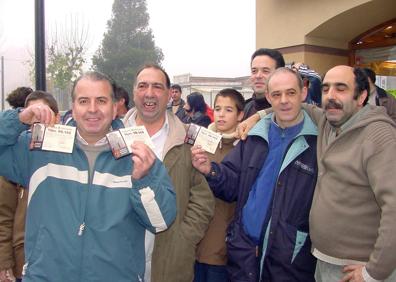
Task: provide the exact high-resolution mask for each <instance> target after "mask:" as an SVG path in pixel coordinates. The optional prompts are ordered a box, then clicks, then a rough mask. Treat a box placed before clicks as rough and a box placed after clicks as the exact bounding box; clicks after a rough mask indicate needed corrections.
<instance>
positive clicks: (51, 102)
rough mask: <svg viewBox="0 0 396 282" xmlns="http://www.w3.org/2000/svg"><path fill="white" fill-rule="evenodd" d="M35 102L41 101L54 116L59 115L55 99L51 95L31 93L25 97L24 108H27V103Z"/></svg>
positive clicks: (37, 92)
mask: <svg viewBox="0 0 396 282" xmlns="http://www.w3.org/2000/svg"><path fill="white" fill-rule="evenodd" d="M36 100H43V101H44V103H45V104H47V105H48V107H50V108H51V110H52V111H53V112H54V113H55V114H58V113H59V108H58V103H57V102H56V99H55V97H54V96H53V95H52V94H51V93H48V92H45V91H41V90H36V91H33V92H32V93H30V94H29V95H28V96H27V97H26V100H25V107H27V105H28V104H29V102H31V101H36Z"/></svg>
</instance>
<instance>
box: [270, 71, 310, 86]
mask: <svg viewBox="0 0 396 282" xmlns="http://www.w3.org/2000/svg"><path fill="white" fill-rule="evenodd" d="M280 72H286V73H290V74H292V75H293V76H295V77H296V79H297V84H298V87H299V89H300V90H302V89H303V87H304V82H303V80H302V77H301V75H300V73H299V72H295V71H294V70H292V69H290V68H287V67H281V68H278V69H276V70H275V71H274V72H273V73H271V74H270V76H269V77H268V79H267V83H266V87H267V91H269V89H268V85H269V82H270V80H271V79H272V77H273V76H274V75H275V74H277V73H280Z"/></svg>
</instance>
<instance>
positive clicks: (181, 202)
mask: <svg viewBox="0 0 396 282" xmlns="http://www.w3.org/2000/svg"><path fill="white" fill-rule="evenodd" d="M134 81H135V83H134V87H133V93H134V95H133V97H134V98H133V99H134V102H135V108H133V109H131V110H129V112H128V113H127V114H126V116H125V118H124V123H125V125H126V126H135V125H143V126H145V127H146V129H147V132H148V134H149V136H150V137H151V140H152V141H153V143H154V145H155V150H154V152H155V154H156V155H157V157H158V158H159V159H160V160H162V161H163V163H164V165H165V167H166V168H167V171H168V173H169V175H170V177H171V179H172V183H173V185H174V189H175V193H176V199H177V211H178V212H177V217H176V220H175V222H174V223H173V224H172V226H170V228H169V229H168V230H166V231H165V232H161V233H158V234H156V235H154V234H152V232H146V235H145V237H146V239H145V246H146V272H145V277H144V281H146V282H149V281H153V282H170V281H177V282H184V281H185V282H191V281H192V280H193V276H194V262H195V256H196V247H197V244H198V243H199V242H200V241H201V239H202V238H203V236H204V234H205V231H206V229H207V228H208V225H209V222H210V220H211V219H212V217H213V213H214V205H215V200H214V197H213V194H212V192H211V191H210V189H209V186H208V183H207V182H206V180H205V178H204V177H203V176H202V175H201V174H200V173H199V171H197V170H196V169H195V168H194V167H193V166H192V163H191V153H190V147H191V146H190V145H188V144H185V143H184V139H185V136H186V128H185V124H183V123H182V122H181V121H180V120H179V118H178V117H177V116H175V115H174V114H173V112H172V111H169V110H167V104H168V102H169V100H170V95H171V93H170V79H169V76H168V74H167V73H166V72H165V70H164V69H162V68H161V67H160V66H158V65H155V64H148V65H145V66H143V67H142V68H141V69H140V70H139V71H138V72H137V74H136V78H135V80H134Z"/></svg>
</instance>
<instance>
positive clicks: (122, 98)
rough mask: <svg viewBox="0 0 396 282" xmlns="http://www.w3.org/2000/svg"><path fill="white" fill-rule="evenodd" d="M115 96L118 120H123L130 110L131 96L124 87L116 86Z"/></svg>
mask: <svg viewBox="0 0 396 282" xmlns="http://www.w3.org/2000/svg"><path fill="white" fill-rule="evenodd" d="M114 95H115V98H116V104H117V118H123V117H124V116H125V114H126V113H127V112H128V110H129V94H128V91H126V90H125V89H124V88H123V87H121V86H119V85H115V88H114Z"/></svg>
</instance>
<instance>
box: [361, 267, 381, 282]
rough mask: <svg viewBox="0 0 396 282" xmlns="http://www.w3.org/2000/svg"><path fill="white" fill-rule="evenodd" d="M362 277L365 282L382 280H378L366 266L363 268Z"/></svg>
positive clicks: (379, 281)
mask: <svg viewBox="0 0 396 282" xmlns="http://www.w3.org/2000/svg"><path fill="white" fill-rule="evenodd" d="M362 277H363V280H364V281H365V282H381V280H376V279H374V278H373V277H371V275H370V274H369V273H368V272H367V269H366V267H363V268H362Z"/></svg>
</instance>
